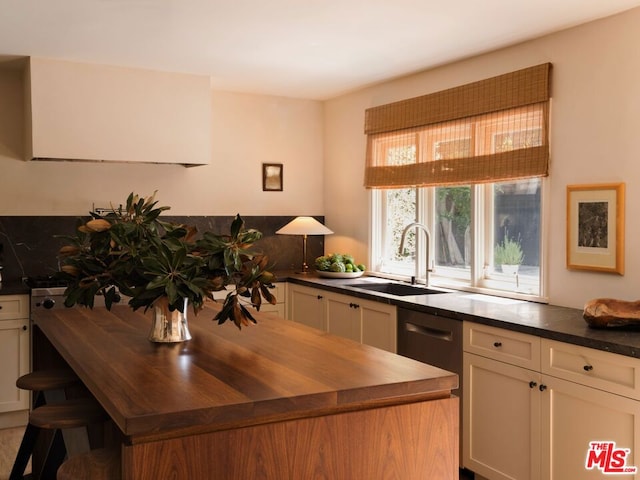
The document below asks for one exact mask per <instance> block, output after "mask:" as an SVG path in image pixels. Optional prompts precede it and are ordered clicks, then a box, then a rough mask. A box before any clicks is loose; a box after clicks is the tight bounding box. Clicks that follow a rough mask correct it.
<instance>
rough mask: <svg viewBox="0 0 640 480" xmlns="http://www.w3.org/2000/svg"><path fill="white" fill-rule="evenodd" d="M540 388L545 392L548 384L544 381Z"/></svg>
mask: <svg viewBox="0 0 640 480" xmlns="http://www.w3.org/2000/svg"><path fill="white" fill-rule="evenodd" d="M538 388H540V391H541V392H544V391H545V390H546V389H547V386H546V385H545V384H544V383H543V384H542V385H540V387H538Z"/></svg>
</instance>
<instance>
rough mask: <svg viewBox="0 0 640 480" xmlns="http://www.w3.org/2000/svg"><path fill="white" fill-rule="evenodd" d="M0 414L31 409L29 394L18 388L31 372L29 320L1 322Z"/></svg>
mask: <svg viewBox="0 0 640 480" xmlns="http://www.w3.org/2000/svg"><path fill="white" fill-rule="evenodd" d="M0 366H1V367H0V412H14V411H19V410H27V409H28V408H29V393H28V392H26V391H24V390H20V389H19V388H18V387H16V380H17V379H18V377H20V376H22V375H25V374H26V373H28V372H29V320H26V319H23V320H0Z"/></svg>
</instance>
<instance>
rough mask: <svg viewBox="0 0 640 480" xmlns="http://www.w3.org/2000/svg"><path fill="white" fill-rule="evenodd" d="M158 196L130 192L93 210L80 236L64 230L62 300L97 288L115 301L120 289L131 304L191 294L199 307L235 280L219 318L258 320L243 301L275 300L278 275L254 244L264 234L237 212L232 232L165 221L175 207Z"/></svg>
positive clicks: (173, 301) (88, 298)
mask: <svg viewBox="0 0 640 480" xmlns="http://www.w3.org/2000/svg"><path fill="white" fill-rule="evenodd" d="M157 203H158V202H157V201H156V200H155V193H154V194H153V195H151V196H149V197H146V198H142V197H139V196H138V195H135V194H134V193H131V194H130V195H129V196H128V198H127V201H126V206H125V207H122V206H120V207H118V208H113V207H112V208H111V211H110V212H108V213H107V214H104V215H102V214H98V213H96V212H90V215H91V220H89V221H87V222H80V223H79V225H78V229H77V233H76V235H75V236H65V237H63V238H65V239H66V240H67V243H68V244H67V245H65V246H63V247H62V248H61V249H60V257H61V268H60V272H59V274H58V275H59V276H60V277H61V278H62V279H64V280H65V281H66V282H67V289H66V291H65V297H66V298H65V305H67V306H73V305H75V304H78V305H85V306H88V307H93V305H94V298H95V296H96V295H104V299H105V304H106V307H107V308H108V309H110V308H111V306H112V305H113V303H114V302H115V301H116V299H117V297H118V295H119V293H121V294H122V295H125V296H127V297H130V300H129V305H130V306H131V307H132V308H133V309H134V310H137V309H138V308H141V307H144V308H145V311H146V310H147V309H149V308H151V307H152V306H153V304H154V302H155V301H156V300H158V299H161V298H165V299H166V301H167V303H168V305H169V310H171V311H173V310H179V311H181V312H182V311H183V309H184V299H185V298H186V299H187V300H188V303H189V304H190V305H191V306H192V308H193V310H194V313H196V314H197V313H198V311H200V310H201V309H202V306H203V304H204V302H205V300H206V299H207V298H210V299H213V292H215V291H220V290H224V289H225V287H226V286H227V285H233V286H234V287H235V288H234V289H232V290H231V291H230V292H229V293H228V294H227V296H226V297H225V299H224V303H223V306H222V309H221V311H220V312H219V313H218V314H217V315H216V316H215V318H214V320H217V321H218V323H219V324H222V323H224V322H225V321H227V320H232V321H233V322H234V323H235V324H236V326H237V327H238V328H241V327H242V325H248V324H249V321H251V322H253V323H255V322H256V321H255V319H254V318H253V316H252V315H251V312H250V311H249V309H248V308H247V306H246V305H245V304H251V305H253V306H255V307H256V309H257V310H259V309H260V305H261V303H262V299H263V298H264V299H265V300H266V301H267V302H269V303H271V304H275V303H276V299H275V297H274V296H273V294H271V292H270V291H269V288H268V287H269V286H270V285H271V283H272V282H273V281H274V280H275V277H274V275H273V274H272V273H270V272H269V271H267V263H268V258H267V257H266V256H265V255H262V254H259V253H255V252H254V251H253V250H252V249H251V247H252V244H253V243H254V242H255V241H256V240H258V239H260V238H261V237H262V234H261V233H260V232H259V231H257V230H253V229H245V227H244V221H243V220H242V218H241V217H240V215H237V216H236V217H235V219H234V220H233V222H232V224H231V233H230V234H229V235H217V234H214V233H211V232H203V233H202V235H201V236H199V238H196V237H197V230H196V228H195V227H192V226H187V225H181V224H174V223H170V222H164V221H161V220H160V219H159V217H160V214H161V213H162V212H163V211H165V210H169V208H170V207H159V206H157Z"/></svg>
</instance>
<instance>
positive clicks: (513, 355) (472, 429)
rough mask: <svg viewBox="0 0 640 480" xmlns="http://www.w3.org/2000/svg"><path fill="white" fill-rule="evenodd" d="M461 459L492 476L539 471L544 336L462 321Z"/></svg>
mask: <svg viewBox="0 0 640 480" xmlns="http://www.w3.org/2000/svg"><path fill="white" fill-rule="evenodd" d="M463 329H464V330H463V345H464V358H463V364H464V368H463V380H462V381H463V382H464V383H463V384H464V388H463V392H464V399H463V402H462V404H463V408H464V410H463V428H462V431H463V448H462V450H463V462H462V463H463V465H464V467H465V468H468V469H469V470H472V471H474V472H476V473H478V474H480V475H482V476H483V477H486V478H488V479H491V480H494V479H495V480H507V479H519V480H529V479H537V478H539V474H540V401H541V399H540V395H539V391H538V389H537V388H538V386H539V382H540V373H539V371H538V372H536V371H535V370H539V369H540V339H539V338H537V337H533V336H530V335H524V334H521V333H518V332H511V331H507V330H502V329H498V328H493V327H488V326H485V325H479V324H473V323H467V322H465V324H464V327H463Z"/></svg>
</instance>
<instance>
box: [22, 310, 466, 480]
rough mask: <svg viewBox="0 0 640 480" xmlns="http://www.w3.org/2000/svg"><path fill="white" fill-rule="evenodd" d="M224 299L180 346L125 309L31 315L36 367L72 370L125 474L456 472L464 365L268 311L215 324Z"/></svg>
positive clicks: (410, 475) (340, 479)
mask: <svg viewBox="0 0 640 480" xmlns="http://www.w3.org/2000/svg"><path fill="white" fill-rule="evenodd" d="M219 308H220V307H219V305H217V304H211V305H208V306H207V307H206V308H205V309H204V310H203V311H202V312H200V314H199V315H198V316H197V317H194V318H190V319H189V329H190V330H191V333H192V335H193V337H194V338H193V339H192V340H190V341H188V342H184V343H182V344H175V345H159V344H154V343H151V342H149V340H147V333H148V330H149V326H150V323H151V322H150V318H149V317H147V316H145V315H144V314H143V313H141V312H133V311H132V310H131V309H130V308H128V307H125V306H117V307H114V308H113V309H112V310H111V311H107V310H105V309H104V308H102V309H101V308H95V309H93V310H89V309H85V308H70V309H53V310H50V311H45V312H41V313H38V315H37V316H34V329H33V335H34V369H37V368H38V366H42V365H45V366H51V365H52V364H53V362H52V361H51V360H50V358H51V357H54V356H55V357H57V358H59V359H60V361H61V362H63V363H65V364H66V365H67V366H69V367H71V368H72V369H73V370H74V371H75V372H76V374H77V375H78V377H79V378H80V380H82V382H83V383H84V385H85V386H86V389H87V390H88V392H90V394H91V395H92V396H93V397H94V398H95V399H96V400H98V402H100V404H101V405H102V407H103V408H104V409H105V410H106V411H107V413H108V414H109V416H110V418H111V420H112V422H111V423H112V425H113V428H114V432H115V433H113V434H112V436H113V438H115V439H117V443H118V444H120V449H121V452H122V456H121V458H122V464H121V467H122V479H123V480H158V479H169V478H173V479H178V480H182V479H184V480H212V479H213V480H215V479H220V480H259V479H268V480H314V479H326V480H396V479H397V480H457V478H458V444H459V439H458V431H459V430H458V421H459V420H458V419H459V417H458V398H456V397H452V396H451V390H452V389H454V388H456V387H457V385H458V378H457V375H455V374H453V373H451V372H447V371H444V370H441V369H439V368H436V367H432V366H430V365H426V364H423V363H420V362H417V361H415V360H411V359H409V358H405V357H401V356H398V355H395V354H392V353H389V352H385V351H383V350H379V349H376V348H373V347H369V346H367V345H361V344H359V343H356V342H353V341H351V340H346V339H343V338H339V337H336V336H333V335H330V334H327V333H326V332H322V331H319V330H315V329H312V328H309V327H306V326H304V325H301V324H297V323H294V322H291V321H288V320H283V319H281V318H277V317H274V316H270V315H267V314H260V315H257V320H258V324H257V325H256V326H252V327H250V328H243V329H242V331H238V330H237V329H236V328H235V327H233V326H231V325H226V324H225V325H222V326H218V325H216V324H215V323H214V322H212V320H211V319H212V318H213V317H214V316H215V314H216V313H217V311H219ZM47 351H48V352H49V355H47ZM47 356H48V357H49V359H47ZM36 461H37V459H36Z"/></svg>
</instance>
